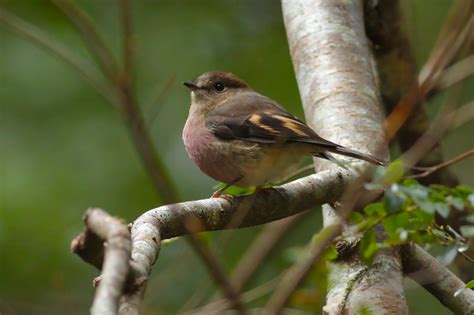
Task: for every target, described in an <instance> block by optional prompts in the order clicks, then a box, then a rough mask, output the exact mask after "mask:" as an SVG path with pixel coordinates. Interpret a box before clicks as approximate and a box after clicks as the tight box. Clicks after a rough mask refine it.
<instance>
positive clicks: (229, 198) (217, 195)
mask: <svg viewBox="0 0 474 315" xmlns="http://www.w3.org/2000/svg"><path fill="white" fill-rule="evenodd" d="M211 198H223V199H225V200H227V201H229V202H232V200H233V199H234V197H233V196H231V195H228V194H224V193H222V191H219V190H218V191H215V192H214V193H213V194H212V195H211Z"/></svg>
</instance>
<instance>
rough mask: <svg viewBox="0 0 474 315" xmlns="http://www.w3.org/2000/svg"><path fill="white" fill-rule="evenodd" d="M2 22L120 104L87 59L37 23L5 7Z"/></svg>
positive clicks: (111, 101)
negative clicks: (50, 35)
mask: <svg viewBox="0 0 474 315" xmlns="http://www.w3.org/2000/svg"><path fill="white" fill-rule="evenodd" d="M0 23H4V24H5V25H6V26H7V27H9V28H10V29H11V30H12V31H13V32H15V33H16V34H18V35H19V36H21V37H23V38H25V39H26V40H28V41H30V42H31V43H33V44H35V45H38V46H40V47H42V48H44V49H46V50H47V51H49V52H51V53H52V54H53V55H55V56H57V57H58V58H59V59H61V60H62V61H64V62H65V63H66V64H68V65H69V66H71V67H72V68H73V69H74V70H76V71H77V72H78V73H79V75H80V76H81V77H82V78H84V80H85V81H86V82H88V83H89V84H91V85H92V87H93V88H94V89H95V90H96V91H97V92H98V93H99V94H100V95H102V96H103V97H104V98H105V99H107V100H108V101H109V102H110V103H111V104H112V105H114V106H116V107H117V106H118V104H119V100H118V98H117V96H116V94H115V89H114V87H113V86H111V85H109V84H108V83H107V82H106V81H105V80H104V79H103V78H102V76H101V74H100V73H99V72H98V71H97V70H96V69H95V67H94V66H93V65H92V64H90V63H89V62H88V61H87V60H85V59H83V58H81V57H80V56H78V55H77V54H75V53H74V52H72V51H71V50H70V49H69V48H67V47H66V46H64V45H62V44H61V43H59V42H57V41H55V40H53V39H51V38H50V37H49V36H48V35H47V34H45V33H44V32H43V31H42V30H40V29H39V28H38V27H36V26H35V25H33V24H31V23H29V22H26V21H24V20H23V19H20V18H19V17H17V16H15V15H14V14H12V13H10V12H8V11H6V10H4V9H0Z"/></svg>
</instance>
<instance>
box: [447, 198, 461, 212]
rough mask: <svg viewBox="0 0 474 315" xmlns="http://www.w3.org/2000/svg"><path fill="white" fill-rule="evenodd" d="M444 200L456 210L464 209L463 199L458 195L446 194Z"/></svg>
mask: <svg viewBox="0 0 474 315" xmlns="http://www.w3.org/2000/svg"><path fill="white" fill-rule="evenodd" d="M446 200H447V201H448V202H449V204H451V205H453V206H454V207H455V208H456V209H458V210H461V211H462V210H464V201H463V200H462V199H461V198H459V197H453V196H448V197H446Z"/></svg>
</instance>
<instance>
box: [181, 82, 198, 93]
mask: <svg viewBox="0 0 474 315" xmlns="http://www.w3.org/2000/svg"><path fill="white" fill-rule="evenodd" d="M183 85H184V86H185V87H187V88H188V89H190V90H191V91H195V90H198V89H199V86H197V85H196V84H194V83H190V82H183Z"/></svg>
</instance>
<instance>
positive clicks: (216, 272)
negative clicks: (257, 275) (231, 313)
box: [188, 237, 248, 315]
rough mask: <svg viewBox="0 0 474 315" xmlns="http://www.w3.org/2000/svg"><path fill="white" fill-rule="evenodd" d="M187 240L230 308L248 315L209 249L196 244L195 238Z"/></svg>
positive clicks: (237, 294) (236, 292)
mask: <svg viewBox="0 0 474 315" xmlns="http://www.w3.org/2000/svg"><path fill="white" fill-rule="evenodd" d="M188 239H189V241H190V243H191V244H193V248H194V249H195V251H196V252H197V253H198V254H199V256H200V257H201V259H203V260H204V262H205V263H206V266H207V268H208V270H209V272H210V273H211V275H212V277H213V278H214V281H215V282H216V283H217V285H218V286H219V288H221V291H222V293H223V295H224V296H225V297H226V298H227V300H228V301H229V303H230V306H231V307H232V308H233V309H235V310H237V312H238V313H239V314H241V315H244V314H248V313H247V311H246V309H245V307H244V304H243V302H242V299H241V297H240V294H239V291H238V290H237V289H236V288H235V287H234V286H233V285H232V283H231V282H230V281H229V278H228V277H227V275H226V274H225V272H224V270H223V269H222V267H221V265H220V264H219V263H218V262H217V260H216V258H215V257H214V256H213V254H212V253H211V251H210V250H209V248H208V247H207V246H202V245H201V244H199V243H197V242H198V240H197V238H196V237H189V238H188Z"/></svg>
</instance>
